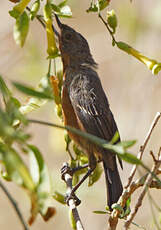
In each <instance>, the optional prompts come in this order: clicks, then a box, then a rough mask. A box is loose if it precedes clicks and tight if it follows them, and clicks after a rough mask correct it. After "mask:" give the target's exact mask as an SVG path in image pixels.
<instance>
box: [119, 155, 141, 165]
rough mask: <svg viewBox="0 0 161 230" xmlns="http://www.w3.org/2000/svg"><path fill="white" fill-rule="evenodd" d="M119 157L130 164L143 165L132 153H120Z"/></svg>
mask: <svg viewBox="0 0 161 230" xmlns="http://www.w3.org/2000/svg"><path fill="white" fill-rule="evenodd" d="M119 157H120V158H121V159H122V160H124V161H126V162H128V163H130V164H136V165H142V161H141V160H139V159H138V158H137V157H136V156H135V155H133V154H131V153H124V154H120V155H119Z"/></svg>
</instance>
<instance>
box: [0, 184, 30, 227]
mask: <svg viewBox="0 0 161 230" xmlns="http://www.w3.org/2000/svg"><path fill="white" fill-rule="evenodd" d="M0 187H1V189H2V190H3V191H4V193H5V194H6V196H7V197H8V199H9V200H10V202H11V204H12V206H13V207H14V209H15V211H16V213H17V215H18V217H19V220H20V222H21V224H22V225H23V228H24V230H29V228H28V227H27V224H26V222H25V220H24V218H23V216H22V214H21V211H20V209H19V207H18V205H17V203H16V201H15V200H14V199H13V197H12V196H11V194H10V193H9V192H8V190H7V189H6V187H5V186H4V185H3V183H2V182H1V181H0Z"/></svg>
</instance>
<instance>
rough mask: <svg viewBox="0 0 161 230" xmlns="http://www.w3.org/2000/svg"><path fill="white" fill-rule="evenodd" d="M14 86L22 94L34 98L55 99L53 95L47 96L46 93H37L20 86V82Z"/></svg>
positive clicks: (14, 83)
mask: <svg viewBox="0 0 161 230" xmlns="http://www.w3.org/2000/svg"><path fill="white" fill-rule="evenodd" d="M13 85H14V86H15V87H16V88H17V89H18V90H19V91H21V92H22V93H24V94H27V95H29V96H34V97H38V98H42V99H53V97H52V96H51V95H47V94H46V93H43V92H39V91H36V90H34V89H32V88H30V87H28V86H25V85H23V84H20V83H18V82H13Z"/></svg>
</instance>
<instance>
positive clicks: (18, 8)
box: [9, 0, 31, 19]
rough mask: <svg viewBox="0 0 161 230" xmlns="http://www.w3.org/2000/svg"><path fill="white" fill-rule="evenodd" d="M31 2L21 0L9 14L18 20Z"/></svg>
mask: <svg viewBox="0 0 161 230" xmlns="http://www.w3.org/2000/svg"><path fill="white" fill-rule="evenodd" d="M30 1H31V0H20V1H19V3H18V4H16V6H14V7H13V9H12V10H11V11H9V14H10V15H11V16H12V17H14V18H16V19H17V18H18V17H19V16H20V15H21V14H22V13H23V12H24V9H25V8H26V6H27V5H28V4H29V2H30Z"/></svg>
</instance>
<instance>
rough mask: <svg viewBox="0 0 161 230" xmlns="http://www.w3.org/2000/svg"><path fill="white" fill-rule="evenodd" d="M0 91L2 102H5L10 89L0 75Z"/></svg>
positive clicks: (8, 97)
mask: <svg viewBox="0 0 161 230" xmlns="http://www.w3.org/2000/svg"><path fill="white" fill-rule="evenodd" d="M0 91H1V93H2V96H3V100H4V103H5V104H6V103H7V101H8V100H9V99H10V97H11V92H10V90H9V89H8V87H7V85H6V83H5V81H4V80H3V78H2V76H1V75H0Z"/></svg>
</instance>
